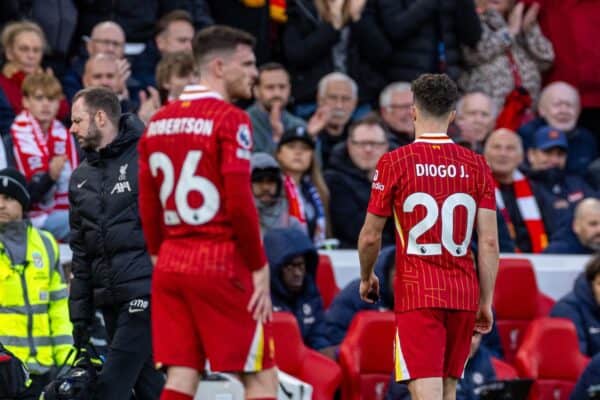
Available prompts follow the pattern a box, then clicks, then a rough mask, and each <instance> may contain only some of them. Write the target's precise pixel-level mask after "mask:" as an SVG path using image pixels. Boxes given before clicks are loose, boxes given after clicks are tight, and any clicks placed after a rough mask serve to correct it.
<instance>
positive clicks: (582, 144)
mask: <svg viewBox="0 0 600 400" xmlns="http://www.w3.org/2000/svg"><path fill="white" fill-rule="evenodd" d="M545 125H548V123H547V122H546V120H544V119H543V118H536V119H534V120H533V121H531V122H529V123H527V124H525V125H523V126H522V127H520V128H519V130H518V133H519V135H520V136H521V139H523V150H525V152H527V149H528V148H530V147H532V145H533V137H534V134H535V132H536V131H537V130H538V129H539V128H541V127H543V126H545ZM565 134H566V135H567V142H568V144H569V148H568V150H567V169H566V170H567V172H568V173H570V174H577V175H581V176H585V175H586V173H587V170H588V167H589V165H590V164H591V163H592V161H594V160H595V159H596V158H597V157H598V147H597V145H596V138H595V137H594V135H593V134H592V133H591V132H590V131H588V130H587V129H585V128H582V127H579V126H577V127H575V129H573V130H571V131H570V132H565Z"/></svg>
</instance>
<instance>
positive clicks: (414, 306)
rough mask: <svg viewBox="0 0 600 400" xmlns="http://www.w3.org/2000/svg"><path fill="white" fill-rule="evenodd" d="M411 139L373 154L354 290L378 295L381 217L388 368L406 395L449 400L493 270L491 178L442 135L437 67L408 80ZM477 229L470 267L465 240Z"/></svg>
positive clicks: (443, 81)
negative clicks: (391, 322) (391, 228)
mask: <svg viewBox="0 0 600 400" xmlns="http://www.w3.org/2000/svg"><path fill="white" fill-rule="evenodd" d="M412 92H413V94H414V105H413V107H412V113H413V119H414V121H415V137H416V139H415V141H414V143H412V144H410V145H407V146H404V147H400V148H399V149H397V150H395V151H393V152H390V153H387V154H385V155H384V156H382V157H381V159H380V160H379V163H378V165H377V170H376V171H375V176H374V178H373V184H372V190H371V199H370V202H369V206H368V211H367V216H366V218H365V223H364V226H363V228H362V230H361V233H360V237H359V241H358V251H359V256H360V264H361V283H360V296H361V298H362V299H363V300H365V301H367V302H373V300H372V299H373V298H374V297H375V296H376V295H378V293H379V280H378V279H377V277H376V276H375V274H374V273H373V265H374V263H375V260H376V259H377V255H378V253H379V248H380V245H381V232H382V229H383V227H384V225H385V222H386V218H387V217H392V216H393V218H394V221H395V225H396V232H397V239H396V244H397V250H396V251H397V253H396V281H395V284H394V287H395V293H394V295H395V305H394V308H395V312H396V337H395V342H394V360H395V361H394V364H395V365H394V369H395V371H394V372H395V375H396V380H397V381H408V382H409V383H408V386H409V390H410V392H411V395H412V398H413V399H414V400H421V399H426V400H432V399H434V400H437V399H442V398H443V399H444V400H451V399H452V400H453V399H455V398H456V382H457V379H458V378H460V376H461V375H462V373H463V370H464V367H465V363H466V360H467V356H468V354H469V346H470V343H471V336H472V334H473V331H474V330H475V331H477V332H481V333H487V332H489V331H490V330H491V327H492V319H493V317H492V311H491V305H492V294H493V290H494V283H495V280H496V271H497V268H498V239H497V237H498V235H497V228H496V210H495V200H494V184H493V180H492V177H491V173H490V170H489V168H488V166H487V165H486V163H485V161H484V160H483V158H482V157H481V156H479V155H477V154H475V153H473V152H472V151H470V150H467V149H465V148H464V147H461V146H459V145H457V144H454V143H453V142H452V140H451V139H450V138H449V137H448V136H447V135H446V132H447V129H448V125H449V124H450V122H452V120H453V119H454V115H455V111H454V108H455V104H456V100H457V97H458V94H457V89H456V86H455V84H454V82H452V80H450V78H449V77H448V76H446V75H436V74H425V75H422V76H421V77H419V78H418V79H417V80H416V81H414V82H413V84H412ZM474 227H475V229H477V235H478V250H479V251H478V262H479V271H476V270H475V266H474V263H473V255H472V253H471V250H470V248H469V245H470V243H471V234H472V232H473V228H474Z"/></svg>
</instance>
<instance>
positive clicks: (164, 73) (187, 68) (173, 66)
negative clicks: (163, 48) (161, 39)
mask: <svg viewBox="0 0 600 400" xmlns="http://www.w3.org/2000/svg"><path fill="white" fill-rule="evenodd" d="M194 68H195V66H194V56H192V55H191V54H189V53H187V52H177V53H169V54H166V55H165V56H164V57H163V58H161V60H160V61H159V62H158V65H157V66H156V85H157V87H158V88H159V89H163V88H164V85H165V84H167V83H168V82H169V80H170V79H171V77H172V76H177V77H185V76H188V75H190V74H192V73H194Z"/></svg>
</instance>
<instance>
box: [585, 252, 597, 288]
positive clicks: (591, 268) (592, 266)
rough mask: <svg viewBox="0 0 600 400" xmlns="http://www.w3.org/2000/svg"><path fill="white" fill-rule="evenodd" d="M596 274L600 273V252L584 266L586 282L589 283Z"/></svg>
mask: <svg viewBox="0 0 600 400" xmlns="http://www.w3.org/2000/svg"><path fill="white" fill-rule="evenodd" d="M598 274H600V254H597V255H596V256H594V258H592V259H591V260H590V261H589V262H588V263H587V265H586V266H585V278H586V279H587V280H588V282H590V283H591V282H592V281H593V280H594V279H596V276H598Z"/></svg>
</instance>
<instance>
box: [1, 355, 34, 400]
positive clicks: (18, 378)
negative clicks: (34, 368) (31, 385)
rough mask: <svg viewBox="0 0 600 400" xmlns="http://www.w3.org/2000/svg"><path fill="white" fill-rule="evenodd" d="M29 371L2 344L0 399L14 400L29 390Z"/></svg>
mask: <svg viewBox="0 0 600 400" xmlns="http://www.w3.org/2000/svg"><path fill="white" fill-rule="evenodd" d="M28 382H29V371H28V370H27V368H26V367H25V365H24V364H23V363H22V362H21V360H19V359H18V358H17V357H15V356H14V354H13V353H11V352H10V351H8V350H7V349H6V348H5V347H4V346H2V343H0V399H14V398H15V397H18V396H19V395H20V394H22V393H23V392H24V391H25V389H27V384H28Z"/></svg>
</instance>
